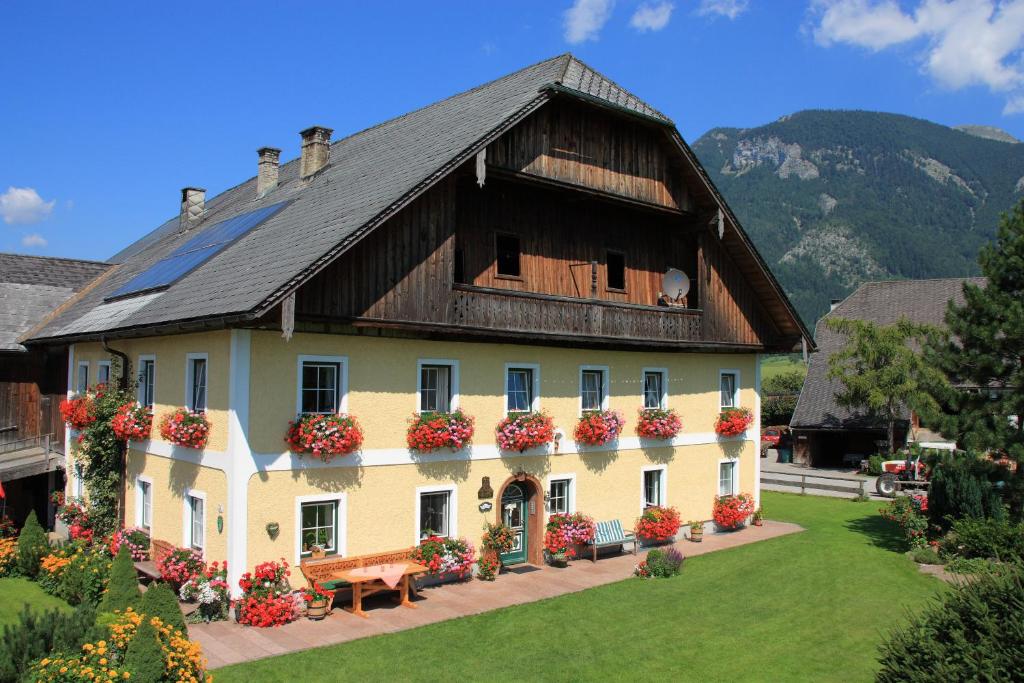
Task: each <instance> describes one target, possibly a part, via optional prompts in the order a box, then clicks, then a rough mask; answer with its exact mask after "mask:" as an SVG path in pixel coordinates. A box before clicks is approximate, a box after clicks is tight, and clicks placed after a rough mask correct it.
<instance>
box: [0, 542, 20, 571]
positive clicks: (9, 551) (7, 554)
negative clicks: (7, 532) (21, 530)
mask: <svg viewBox="0 0 1024 683" xmlns="http://www.w3.org/2000/svg"><path fill="white" fill-rule="evenodd" d="M17 554H18V539H17V538H0V576H7V575H8V574H10V573H11V572H12V571H14V558H15V557H16V556H17Z"/></svg>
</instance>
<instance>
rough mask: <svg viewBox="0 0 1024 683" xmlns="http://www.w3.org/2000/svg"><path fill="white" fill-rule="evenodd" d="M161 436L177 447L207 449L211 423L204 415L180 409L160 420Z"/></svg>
mask: <svg viewBox="0 0 1024 683" xmlns="http://www.w3.org/2000/svg"><path fill="white" fill-rule="evenodd" d="M160 436H162V437H163V438H164V440H165V441H169V442H171V443H173V444H175V445H177V446H184V447H185V448H206V441H207V439H209V438H210V422H209V420H207V419H206V416H205V415H204V414H203V413H197V412H195V411H193V410H189V409H187V408H178V409H177V410H175V411H174V412H173V413H168V414H167V415H164V417H163V419H162V420H160Z"/></svg>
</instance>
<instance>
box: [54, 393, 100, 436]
mask: <svg viewBox="0 0 1024 683" xmlns="http://www.w3.org/2000/svg"><path fill="white" fill-rule="evenodd" d="M60 416H61V417H62V418H64V422H66V423H67V425H68V427H71V428H72V429H74V430H77V431H82V430H83V429H85V428H86V427H88V426H89V425H91V424H92V423H93V422H95V421H96V416H95V415H94V414H93V410H92V400H90V398H89V397H88V396H73V397H71V398H66V399H64V400H63V401H61V402H60Z"/></svg>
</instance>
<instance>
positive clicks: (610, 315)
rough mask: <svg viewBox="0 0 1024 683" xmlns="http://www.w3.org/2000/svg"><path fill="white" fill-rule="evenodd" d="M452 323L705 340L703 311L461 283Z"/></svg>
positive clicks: (546, 331)
mask: <svg viewBox="0 0 1024 683" xmlns="http://www.w3.org/2000/svg"><path fill="white" fill-rule="evenodd" d="M446 322H447V323H448V324H451V325H458V326H460V327H470V328H478V329H487V330H496V331H509V332H523V333H533V334H542V335H553V336H587V337H603V338H607V339H622V340H629V341H659V342H694V341H701V339H702V337H701V312H700V311H699V310H696V309H692V308H668V307H662V306H641V305H637V304H623V303H616V302H613V301H599V300H596V299H574V298H571V297H564V296H553V295H549V294H536V293H533V292H518V291H514V290H506V289H493V288H487V287H474V286H470V285H455V286H454V288H453V291H452V305H451V306H450V307H449V308H448V320H447V321H446Z"/></svg>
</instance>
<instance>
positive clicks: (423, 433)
mask: <svg viewBox="0 0 1024 683" xmlns="http://www.w3.org/2000/svg"><path fill="white" fill-rule="evenodd" d="M472 440H473V418H472V417H470V416H469V415H466V414H465V413H463V412H462V411H461V410H456V411H453V412H450V413H418V414H416V415H413V416H412V418H411V419H410V420H409V429H408V431H407V432H406V443H408V445H409V448H410V450H413V451H416V452H417V453H430V452H433V451H437V450H440V449H442V448H450V449H452V450H453V451H457V450H460V449H462V448H465V447H466V446H468V445H469V444H470V442H471V441H472Z"/></svg>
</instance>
